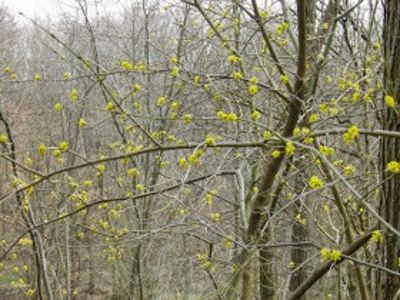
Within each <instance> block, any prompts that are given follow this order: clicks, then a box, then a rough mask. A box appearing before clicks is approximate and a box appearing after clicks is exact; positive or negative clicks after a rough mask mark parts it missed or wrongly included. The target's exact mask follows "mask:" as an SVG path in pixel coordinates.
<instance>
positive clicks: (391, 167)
mask: <svg viewBox="0 0 400 300" xmlns="http://www.w3.org/2000/svg"><path fill="white" fill-rule="evenodd" d="M386 168H387V170H388V171H389V172H390V173H394V174H399V173H400V161H394V160H392V161H391V162H389V163H388V164H387V165H386Z"/></svg>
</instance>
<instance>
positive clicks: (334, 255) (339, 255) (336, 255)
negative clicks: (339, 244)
mask: <svg viewBox="0 0 400 300" xmlns="http://www.w3.org/2000/svg"><path fill="white" fill-rule="evenodd" d="M330 256H331V260H333V261H334V262H338V261H340V260H341V259H342V253H341V252H340V251H339V250H336V249H333V250H332V251H331V255H330Z"/></svg>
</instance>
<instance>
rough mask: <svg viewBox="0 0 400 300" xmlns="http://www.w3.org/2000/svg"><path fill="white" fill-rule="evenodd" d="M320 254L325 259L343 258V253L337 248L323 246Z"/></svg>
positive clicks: (336, 260)
mask: <svg viewBox="0 0 400 300" xmlns="http://www.w3.org/2000/svg"><path fill="white" fill-rule="evenodd" d="M320 255H321V258H322V259H323V260H331V261H334V262H338V261H340V260H341V259H342V253H341V252H340V251H339V250H337V249H332V250H331V249H328V248H321V250H320Z"/></svg>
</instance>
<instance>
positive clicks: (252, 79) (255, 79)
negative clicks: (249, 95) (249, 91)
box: [249, 76, 258, 84]
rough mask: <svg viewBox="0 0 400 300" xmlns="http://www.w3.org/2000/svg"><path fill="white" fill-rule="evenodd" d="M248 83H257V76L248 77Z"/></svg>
mask: <svg viewBox="0 0 400 300" xmlns="http://www.w3.org/2000/svg"><path fill="white" fill-rule="evenodd" d="M249 83H251V84H257V83H258V78H257V77H256V76H252V77H250V79H249Z"/></svg>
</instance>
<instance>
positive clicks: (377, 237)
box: [371, 230, 383, 243]
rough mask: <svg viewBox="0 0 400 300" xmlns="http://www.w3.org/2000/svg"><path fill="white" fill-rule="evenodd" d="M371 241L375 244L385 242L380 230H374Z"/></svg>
mask: <svg viewBox="0 0 400 300" xmlns="http://www.w3.org/2000/svg"><path fill="white" fill-rule="evenodd" d="M371 241H373V242H375V243H382V242H383V236H382V234H381V232H380V231H379V230H374V231H372V233H371Z"/></svg>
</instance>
